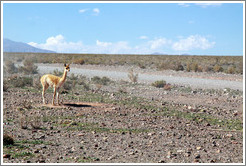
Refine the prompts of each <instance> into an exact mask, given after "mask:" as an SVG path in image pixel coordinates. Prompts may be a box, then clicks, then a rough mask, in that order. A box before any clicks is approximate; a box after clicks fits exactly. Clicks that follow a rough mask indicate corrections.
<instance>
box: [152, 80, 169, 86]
mask: <svg viewBox="0 0 246 166" xmlns="http://www.w3.org/2000/svg"><path fill="white" fill-rule="evenodd" d="M151 85H152V86H154V87H156V88H164V86H165V85H166V81H164V80H160V81H155V82H153V83H152V84H151Z"/></svg>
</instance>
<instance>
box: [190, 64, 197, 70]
mask: <svg viewBox="0 0 246 166" xmlns="http://www.w3.org/2000/svg"><path fill="white" fill-rule="evenodd" d="M191 70H193V71H194V72H197V71H198V64H197V63H192V65H191Z"/></svg>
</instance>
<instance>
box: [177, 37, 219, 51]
mask: <svg viewBox="0 0 246 166" xmlns="http://www.w3.org/2000/svg"><path fill="white" fill-rule="evenodd" d="M214 45H215V42H210V41H208V39H206V38H205V37H203V36H200V35H191V36H189V37H187V38H186V39H180V40H179V41H178V42H175V43H173V45H172V48H173V50H176V51H190V50H194V49H202V50H206V49H209V48H212V47H213V46H214Z"/></svg>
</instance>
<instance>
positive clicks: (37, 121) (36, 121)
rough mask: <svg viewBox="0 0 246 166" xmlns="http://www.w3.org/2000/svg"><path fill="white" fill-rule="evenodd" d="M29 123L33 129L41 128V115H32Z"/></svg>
mask: <svg viewBox="0 0 246 166" xmlns="http://www.w3.org/2000/svg"><path fill="white" fill-rule="evenodd" d="M30 125H31V126H32V128H33V129H41V126H42V117H41V116H40V115H34V116H32V117H31V120H30Z"/></svg>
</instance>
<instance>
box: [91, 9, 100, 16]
mask: <svg viewBox="0 0 246 166" xmlns="http://www.w3.org/2000/svg"><path fill="white" fill-rule="evenodd" d="M92 11H93V12H94V15H98V14H99V13H100V10H99V9H98V8H94V9H93V10H92Z"/></svg>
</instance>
